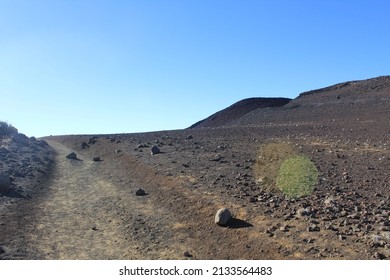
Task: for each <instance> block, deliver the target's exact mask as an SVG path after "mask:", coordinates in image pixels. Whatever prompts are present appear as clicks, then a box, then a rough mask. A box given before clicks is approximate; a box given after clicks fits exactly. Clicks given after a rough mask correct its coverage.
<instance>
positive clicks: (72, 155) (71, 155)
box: [66, 152, 77, 159]
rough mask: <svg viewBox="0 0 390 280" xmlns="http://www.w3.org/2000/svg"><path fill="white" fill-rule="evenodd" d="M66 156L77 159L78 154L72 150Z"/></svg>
mask: <svg viewBox="0 0 390 280" xmlns="http://www.w3.org/2000/svg"><path fill="white" fill-rule="evenodd" d="M66 158H68V159H77V155H76V153H74V152H72V153H70V154H69V155H67V156H66Z"/></svg>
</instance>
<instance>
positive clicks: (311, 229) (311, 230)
mask: <svg viewBox="0 0 390 280" xmlns="http://www.w3.org/2000/svg"><path fill="white" fill-rule="evenodd" d="M307 231H309V232H313V231H320V228H319V226H317V225H316V224H310V225H309V226H308V227H307Z"/></svg>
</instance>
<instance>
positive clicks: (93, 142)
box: [88, 137, 96, 144]
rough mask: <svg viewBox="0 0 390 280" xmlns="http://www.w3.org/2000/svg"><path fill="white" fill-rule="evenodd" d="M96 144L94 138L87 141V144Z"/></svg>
mask: <svg viewBox="0 0 390 280" xmlns="http://www.w3.org/2000/svg"><path fill="white" fill-rule="evenodd" d="M95 143H96V137H91V138H89V140H88V144H95Z"/></svg>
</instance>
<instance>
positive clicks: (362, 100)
mask: <svg viewBox="0 0 390 280" xmlns="http://www.w3.org/2000/svg"><path fill="white" fill-rule="evenodd" d="M224 113H225V116H224V117H225V118H226V119H229V120H230V122H229V123H228V125H229V126H267V125H270V124H281V125H283V126H289V125H297V124H305V123H312V124H315V123H317V124H321V125H324V124H328V123H332V122H338V123H348V122H351V121H353V122H354V123H356V122H357V123H362V122H372V123H374V122H375V120H377V119H379V118H381V119H383V118H384V119H389V120H390V76H382V77H377V78H373V79H368V80H361V81H350V82H345V83H339V84H336V85H332V86H329V87H325V88H321V89H317V90H312V91H308V92H304V93H301V94H300V95H299V96H298V97H297V98H295V99H293V100H292V101H290V102H288V103H287V104H285V105H284V106H282V107H278V108H261V109H255V110H252V111H250V112H249V113H247V114H245V115H242V116H241V117H239V118H236V119H234V117H235V116H234V115H233V114H232V115H230V116H229V115H226V114H228V113H229V111H225V112H224Z"/></svg>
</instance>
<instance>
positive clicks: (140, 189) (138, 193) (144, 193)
mask: <svg viewBox="0 0 390 280" xmlns="http://www.w3.org/2000/svg"><path fill="white" fill-rule="evenodd" d="M135 195H136V196H144V195H147V193H146V192H145V190H144V189H142V188H139V189H138V190H137V191H136V192H135Z"/></svg>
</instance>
